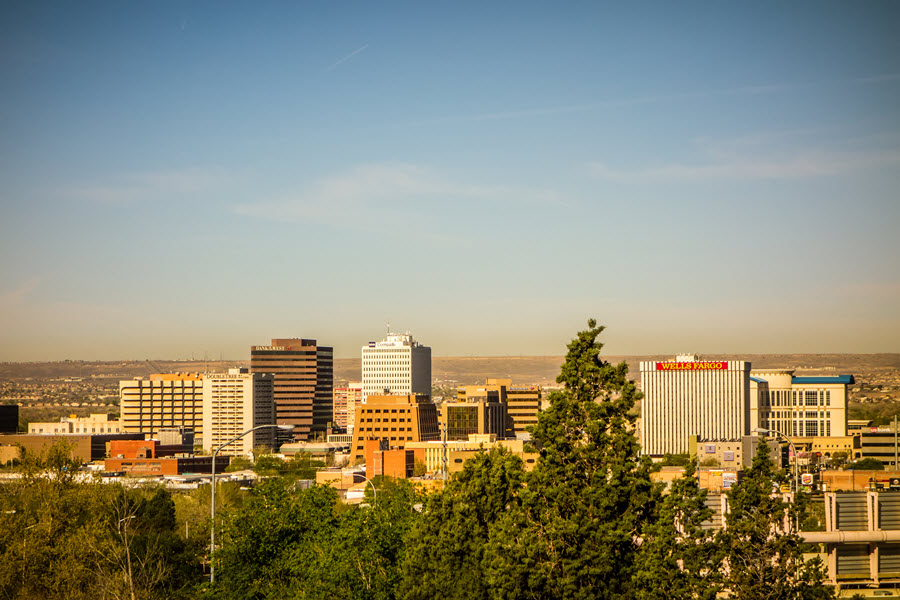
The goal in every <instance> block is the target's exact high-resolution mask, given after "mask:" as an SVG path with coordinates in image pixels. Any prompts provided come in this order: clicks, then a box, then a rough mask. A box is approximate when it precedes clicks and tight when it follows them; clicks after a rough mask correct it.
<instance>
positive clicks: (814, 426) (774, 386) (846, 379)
mask: <svg viewBox="0 0 900 600" xmlns="http://www.w3.org/2000/svg"><path fill="white" fill-rule="evenodd" d="M853 382H854V379H853V375H838V376H826V377H795V376H794V371H793V370H788V369H783V370H774V369H765V370H764V369H754V370H753V371H752V372H751V377H750V391H751V393H750V401H751V406H750V418H751V422H753V423H758V425H753V427H762V428H764V429H773V430H777V431H779V432H780V433H782V434H783V435H785V436H788V437H792V438H793V437H805V438H813V437H844V436H846V435H847V386H848V385H851V384H853Z"/></svg>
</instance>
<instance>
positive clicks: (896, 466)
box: [894, 415, 900, 471]
mask: <svg viewBox="0 0 900 600" xmlns="http://www.w3.org/2000/svg"><path fill="white" fill-rule="evenodd" d="M898 469H900V464H897V415H894V470H895V471H896V470H898Z"/></svg>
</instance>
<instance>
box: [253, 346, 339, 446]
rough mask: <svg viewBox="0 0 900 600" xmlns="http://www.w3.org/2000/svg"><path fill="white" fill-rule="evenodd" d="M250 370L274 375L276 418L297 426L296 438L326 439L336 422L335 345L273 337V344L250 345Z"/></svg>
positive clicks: (279, 422) (280, 421) (283, 422)
mask: <svg viewBox="0 0 900 600" xmlns="http://www.w3.org/2000/svg"><path fill="white" fill-rule="evenodd" d="M250 372H251V373H272V374H274V375H275V391H274V394H275V414H276V418H277V419H278V424H279V425H293V426H294V433H293V437H294V439H295V440H297V441H306V440H309V439H313V440H314V439H316V438H317V437H319V436H321V437H322V439H324V438H325V435H327V433H328V429H329V428H330V427H331V426H332V423H333V421H334V415H333V412H332V410H333V409H332V407H333V403H334V396H333V394H334V348H332V347H330V346H319V345H317V343H316V340H307V339H300V338H291V339H274V340H272V345H271V346H251V347H250Z"/></svg>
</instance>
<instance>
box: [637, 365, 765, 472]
mask: <svg viewBox="0 0 900 600" xmlns="http://www.w3.org/2000/svg"><path fill="white" fill-rule="evenodd" d="M640 371H641V390H642V391H643V393H644V399H643V401H642V402H641V448H642V450H643V452H644V454H648V455H650V456H654V457H660V456H663V455H665V454H669V453H671V454H682V453H686V452H688V450H689V442H688V440H689V437H690V436H699V437H700V439H701V440H735V439H740V438H741V437H742V436H744V435H749V434H750V429H751V422H750V363H748V362H744V361H724V360H715V361H707V360H700V359H699V358H698V357H696V356H693V355H680V356H678V357H677V358H676V359H675V360H672V361H666V362H650V361H645V362H641V364H640Z"/></svg>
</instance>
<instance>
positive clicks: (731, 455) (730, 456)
mask: <svg viewBox="0 0 900 600" xmlns="http://www.w3.org/2000/svg"><path fill="white" fill-rule="evenodd" d="M722 458H723V459H724V460H725V462H734V452H724V453H723V456H722Z"/></svg>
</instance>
